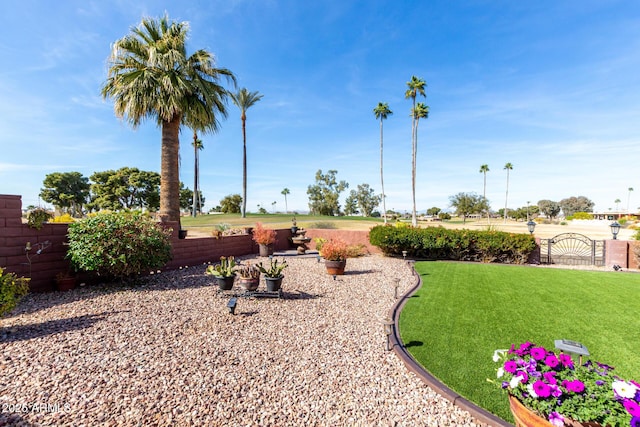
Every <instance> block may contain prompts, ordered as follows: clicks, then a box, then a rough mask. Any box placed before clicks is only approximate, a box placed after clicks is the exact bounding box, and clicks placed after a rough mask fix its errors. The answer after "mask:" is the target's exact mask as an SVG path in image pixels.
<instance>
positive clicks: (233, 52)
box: [0, 0, 640, 211]
mask: <svg viewBox="0 0 640 427" xmlns="http://www.w3.org/2000/svg"><path fill="white" fill-rule="evenodd" d="M165 11H166V12H167V13H168V14H169V16H170V18H172V19H175V20H179V21H188V22H189V24H190V28H191V30H190V39H189V44H188V50H189V52H188V53H192V52H193V51H194V50H196V49H200V48H205V49H207V50H209V51H211V52H213V53H214V54H215V55H216V58H217V64H218V66H220V67H225V68H229V69H230V70H231V71H233V72H234V73H235V74H236V76H237V78H238V83H239V86H240V87H247V88H248V89H249V90H251V91H259V92H260V93H261V94H263V95H264V98H263V99H262V100H261V101H260V102H258V103H257V104H256V105H255V106H253V107H252V108H251V109H249V110H248V113H247V117H248V118H247V144H248V198H247V199H248V200H247V209H248V210H249V211H256V210H257V206H258V204H261V205H263V206H265V207H266V208H268V209H269V210H271V209H272V207H273V206H272V202H274V201H275V202H277V204H276V206H275V207H276V209H278V210H284V207H285V206H284V197H283V196H282V195H281V191H282V189H283V188H285V187H287V188H289V189H290V191H291V194H290V195H289V196H288V208H289V209H290V210H292V209H296V210H306V209H307V208H308V206H307V204H308V198H307V194H306V190H307V186H308V185H310V184H313V183H314V175H315V173H316V171H317V170H318V169H322V170H323V171H324V172H326V171H327V170H329V169H335V170H337V171H338V174H337V177H338V179H341V180H346V181H347V182H348V183H349V184H350V188H349V189H355V188H356V187H357V185H358V184H362V183H368V184H369V185H371V186H372V187H373V188H374V189H375V190H376V191H378V192H379V191H380V173H379V153H380V151H379V143H380V141H379V124H378V121H376V119H375V117H374V115H373V113H372V109H373V108H374V107H375V106H376V104H377V103H378V102H380V101H382V102H387V103H388V104H389V106H390V108H391V109H392V110H393V112H394V114H393V115H392V116H391V117H390V118H389V119H387V120H386V121H385V122H384V162H385V168H384V177H385V192H386V194H387V208H390V209H391V208H393V209H395V210H399V211H404V210H407V211H410V210H411V119H410V117H409V111H410V106H411V103H410V101H409V100H406V99H405V98H404V93H405V90H406V82H407V81H408V80H410V78H411V76H412V75H416V76H418V77H421V78H423V79H424V80H425V81H426V82H427V84H428V87H427V98H426V100H424V102H426V104H427V105H429V107H430V116H429V118H428V119H427V120H422V121H421V122H420V129H419V136H418V169H417V196H416V199H417V206H418V209H419V210H426V209H427V208H430V207H432V206H437V207H440V208H444V209H447V208H448V207H449V197H450V196H452V195H454V194H456V193H458V192H476V193H478V194H482V191H483V176H482V174H481V173H479V169H480V165H482V164H485V163H486V164H488V165H489V168H490V171H489V173H488V174H487V198H488V199H489V200H490V203H491V206H492V208H493V209H495V210H497V209H500V208H501V207H504V204H505V190H506V172H505V171H504V170H503V167H504V165H505V163H507V162H510V163H512V164H513V166H514V168H513V170H512V171H511V172H510V183H509V207H519V206H525V205H526V203H527V201H531V202H532V203H536V202H537V201H538V200H541V199H551V200H556V201H558V200H560V199H563V198H565V197H570V196H578V195H584V196H586V197H589V198H590V199H591V200H593V201H594V202H595V203H596V210H600V211H606V210H608V209H609V208H613V209H615V207H616V205H615V203H614V200H615V199H620V200H621V201H622V202H621V203H620V206H619V207H620V208H621V209H626V206H627V201H628V198H629V194H630V201H629V203H630V207H631V209H635V208H637V207H638V206H640V181H639V178H638V174H637V173H635V172H636V170H637V165H638V162H639V160H640V158H639V157H640V156H639V154H640V149H639V145H638V143H639V142H640V96H639V94H640V72H639V70H640V53H639V52H640V3H637V2H628V1H614V0H610V1H609V0H607V1H605V0H603V1H589V0H587V1H563V2H556V1H547V0H544V1H536V2H533V1H522V2H520V1H518V2H515V1H471V0H470V1H455V2H451V1H374V0H368V1H345V0H335V1H334V0H326V1H316V2H306V1H298V0H286V1H276V0H261V1H259V0H253V1H251V0H246V1H245V0H206V1H205V0H203V1H189V0H185V1H183V2H175V1H149V0H142V1H135V2H131V1H86V0H82V1H75V0H66V1H62V2H49V1H44V0H42V1H34V0H23V1H20V2H11V3H7V4H5V5H3V15H4V16H5V19H4V23H3V26H1V27H0V58H2V67H0V153H2V154H1V156H0V193H4V194H19V195H22V198H23V206H27V205H29V204H37V203H38V193H39V191H40V188H41V186H42V180H43V179H44V177H45V175H46V174H48V173H51V172H57V171H61V172H67V171H79V172H81V173H82V174H84V175H85V176H87V177H89V176H90V175H91V174H92V173H93V172H96V171H104V170H107V169H118V168H120V167H123V166H130V167H138V168H140V169H143V170H154V171H159V170H160V130H159V129H158V128H157V127H156V125H155V123H154V122H147V123H145V124H144V125H142V126H141V127H139V128H138V129H135V130H134V129H132V128H131V127H129V125H127V124H126V123H124V122H122V121H120V120H119V119H117V118H116V117H115V115H114V113H113V104H112V102H111V101H109V100H103V99H102V98H101V96H100V88H101V86H102V84H103V83H104V81H105V79H106V75H107V57H108V55H109V53H110V45H111V43H113V42H114V41H115V40H117V39H119V38H121V37H123V36H124V35H126V34H128V33H129V30H130V28H131V27H132V26H135V25H137V24H138V23H139V22H140V20H141V18H142V17H143V16H152V17H157V16H160V15H162V14H163V13H164V12H165ZM201 139H202V140H203V142H204V145H205V149H204V151H202V152H201V167H202V170H201V186H202V189H203V193H204V195H205V197H206V200H207V203H206V206H205V208H207V209H208V208H211V207H212V206H214V205H216V204H218V201H219V200H220V199H221V198H223V197H224V196H226V195H228V194H232V193H241V191H242V134H241V123H240V113H239V111H238V109H237V108H236V107H235V106H234V105H233V104H230V105H229V116H228V118H227V119H226V120H225V121H223V123H222V127H221V129H220V131H219V132H218V133H217V134H215V135H211V134H208V135H203V136H202V137H201ZM190 141H191V131H190V130H189V129H184V130H183V132H182V134H181V158H182V167H181V179H182V181H183V182H184V183H185V184H186V185H187V186H188V187H193V150H192V147H191V146H190ZM629 187H634V188H635V189H636V191H634V192H631V193H629V192H628V190H627V189H628V188H629ZM347 193H348V190H347V192H345V193H344V194H343V197H342V198H341V200H344V198H345V197H346V195H347Z"/></svg>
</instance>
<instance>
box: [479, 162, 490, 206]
mask: <svg viewBox="0 0 640 427" xmlns="http://www.w3.org/2000/svg"><path fill="white" fill-rule="evenodd" d="M487 172H489V165H486V164H485V165H481V166H480V173H481V174H483V175H484V184H483V186H482V197H484V198H485V199H486V198H487Z"/></svg>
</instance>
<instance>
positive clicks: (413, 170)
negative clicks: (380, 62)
mask: <svg viewBox="0 0 640 427" xmlns="http://www.w3.org/2000/svg"><path fill="white" fill-rule="evenodd" d="M415 111H416V97H415V95H414V96H413V109H412V110H411V193H412V199H413V210H412V211H411V225H413V226H414V227H417V226H418V218H417V217H416V155H417V149H416V146H417V141H416V139H417V136H418V135H417V134H418V132H417V129H418V122H417V120H416V115H415Z"/></svg>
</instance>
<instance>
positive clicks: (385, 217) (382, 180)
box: [380, 117, 387, 224]
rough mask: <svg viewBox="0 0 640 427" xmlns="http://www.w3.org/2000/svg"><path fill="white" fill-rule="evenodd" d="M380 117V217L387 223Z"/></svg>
mask: <svg viewBox="0 0 640 427" xmlns="http://www.w3.org/2000/svg"><path fill="white" fill-rule="evenodd" d="M382 170H383V168H382V117H380V186H381V187H382V217H383V218H384V223H385V224H386V223H387V201H386V200H385V199H386V198H385V196H384V177H383V175H382Z"/></svg>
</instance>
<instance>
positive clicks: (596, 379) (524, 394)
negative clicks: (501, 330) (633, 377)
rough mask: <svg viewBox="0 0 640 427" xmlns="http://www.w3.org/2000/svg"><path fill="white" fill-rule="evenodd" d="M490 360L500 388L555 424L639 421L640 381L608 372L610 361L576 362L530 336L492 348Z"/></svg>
mask: <svg viewBox="0 0 640 427" xmlns="http://www.w3.org/2000/svg"><path fill="white" fill-rule="evenodd" d="M493 360H494V362H500V367H499V368H498V369H497V377H498V379H499V382H500V386H501V388H502V389H504V390H507V391H508V392H509V394H511V395H512V396H513V397H515V398H517V399H518V400H519V401H520V402H521V403H522V404H523V405H524V406H526V407H527V408H528V409H530V410H532V411H533V412H536V413H537V414H538V415H540V416H542V417H544V418H545V419H547V420H549V422H550V423H551V424H552V425H554V426H558V427H560V426H564V425H571V423H572V421H578V422H595V423H599V424H601V425H603V426H605V425H606V426H611V427H622V426H629V425H630V426H632V427H640V384H638V383H637V382H635V381H625V380H623V379H622V378H619V377H618V376H616V375H614V374H612V372H611V371H612V370H613V367H611V366H608V365H605V364H602V363H598V362H592V361H590V360H588V361H587V362H586V363H584V364H582V365H577V366H576V364H575V363H574V361H573V359H572V358H571V356H569V355H568V354H563V353H560V354H555V353H554V352H552V351H549V350H546V349H545V348H544V347H540V346H537V345H535V344H533V343H530V342H525V343H523V344H521V345H520V346H518V347H516V346H515V345H512V346H511V349H509V350H496V351H495V352H494V354H493Z"/></svg>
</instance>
